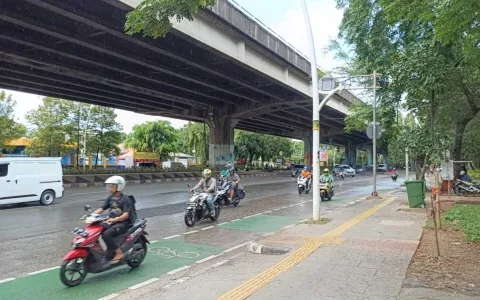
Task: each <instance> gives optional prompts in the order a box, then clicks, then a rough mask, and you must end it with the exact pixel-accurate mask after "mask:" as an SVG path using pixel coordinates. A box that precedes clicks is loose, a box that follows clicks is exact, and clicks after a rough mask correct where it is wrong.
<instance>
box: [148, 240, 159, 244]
mask: <svg viewBox="0 0 480 300" xmlns="http://www.w3.org/2000/svg"><path fill="white" fill-rule="evenodd" d="M155 243H158V241H157V240H154V241H150V244H155Z"/></svg>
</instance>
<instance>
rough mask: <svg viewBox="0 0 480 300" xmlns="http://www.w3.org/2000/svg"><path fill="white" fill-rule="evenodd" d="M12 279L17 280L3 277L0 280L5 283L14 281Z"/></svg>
mask: <svg viewBox="0 0 480 300" xmlns="http://www.w3.org/2000/svg"><path fill="white" fill-rule="evenodd" d="M12 280H15V278H13V277H12V278H7V279H2V280H0V283H5V282H9V281H12Z"/></svg>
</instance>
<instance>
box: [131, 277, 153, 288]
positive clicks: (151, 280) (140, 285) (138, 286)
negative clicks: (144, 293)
mask: <svg viewBox="0 0 480 300" xmlns="http://www.w3.org/2000/svg"><path fill="white" fill-rule="evenodd" d="M158 280H159V279H158V278H152V279H149V280H147V281H144V282H141V283H139V284H136V285H134V286H131V287H129V288H128V289H129V290H136V289H139V288H141V287H143V286H146V285H149V284H150V283H154V282H155V281H158Z"/></svg>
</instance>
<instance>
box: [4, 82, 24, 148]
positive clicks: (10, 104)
mask: <svg viewBox="0 0 480 300" xmlns="http://www.w3.org/2000/svg"><path fill="white" fill-rule="evenodd" d="M15 106H16V102H15V101H14V100H13V99H12V95H8V96H7V94H6V93H5V92H4V91H1V92H0V149H3V148H6V146H5V143H6V142H8V141H11V140H14V139H17V138H19V137H21V136H22V135H24V134H25V133H26V128H25V126H23V125H22V124H20V123H17V122H15V119H14V116H15V113H14V111H15ZM0 153H1V152H0Z"/></svg>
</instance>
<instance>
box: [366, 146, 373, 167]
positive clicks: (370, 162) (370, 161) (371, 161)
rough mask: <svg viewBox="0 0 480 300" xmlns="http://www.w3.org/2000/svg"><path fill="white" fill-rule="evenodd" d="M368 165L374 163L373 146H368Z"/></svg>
mask: <svg viewBox="0 0 480 300" xmlns="http://www.w3.org/2000/svg"><path fill="white" fill-rule="evenodd" d="M367 156H368V165H371V164H373V147H372V146H367Z"/></svg>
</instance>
